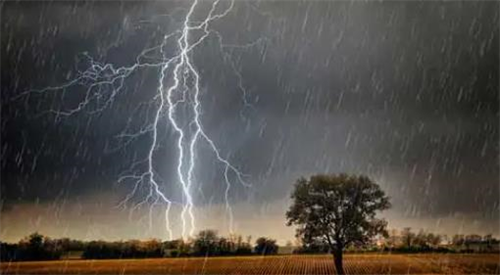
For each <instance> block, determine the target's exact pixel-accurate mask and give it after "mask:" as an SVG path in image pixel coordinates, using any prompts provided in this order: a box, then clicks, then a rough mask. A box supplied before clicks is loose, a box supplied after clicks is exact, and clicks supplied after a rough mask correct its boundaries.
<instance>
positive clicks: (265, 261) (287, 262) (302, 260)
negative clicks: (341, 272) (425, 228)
mask: <svg viewBox="0 0 500 275" xmlns="http://www.w3.org/2000/svg"><path fill="white" fill-rule="evenodd" d="M344 268H345V271H346V273H348V274H479V273H481V274H499V273H500V255H498V254H414V255H409V254H392V255H390V254H348V255H346V256H345V261H344ZM1 273H2V274H54V273H57V274H82V273H86V274H89V273H92V274H142V273H147V274H334V273H335V267H334V265H333V262H332V258H331V256H329V255H282V256H266V257H260V256H249V257H213V258H163V259H143V260H133V259H131V260H66V261H47V262H11V263H1Z"/></svg>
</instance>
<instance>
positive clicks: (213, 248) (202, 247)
mask: <svg viewBox="0 0 500 275" xmlns="http://www.w3.org/2000/svg"><path fill="white" fill-rule="evenodd" d="M218 243H219V236H218V235H217V231H215V230H202V231H200V232H199V233H198V235H197V236H196V238H195V239H194V242H193V250H194V251H193V252H194V254H195V255H197V256H212V255H215V254H216V253H217V248H218Z"/></svg>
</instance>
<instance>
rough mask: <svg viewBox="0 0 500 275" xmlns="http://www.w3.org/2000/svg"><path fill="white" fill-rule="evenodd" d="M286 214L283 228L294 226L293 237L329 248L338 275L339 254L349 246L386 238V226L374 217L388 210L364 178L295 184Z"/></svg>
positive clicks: (378, 192) (319, 178) (385, 200)
mask: <svg viewBox="0 0 500 275" xmlns="http://www.w3.org/2000/svg"><path fill="white" fill-rule="evenodd" d="M291 198H292V200H293V202H292V205H291V206H290V209H289V210H288V211H287V213H286V217H287V225H288V226H291V225H298V228H297V236H299V237H302V239H303V240H304V241H305V242H306V243H307V242H313V241H316V242H317V241H321V242H324V243H325V244H326V245H328V247H329V248H330V252H331V253H332V254H333V259H334V263H335V268H336V270H337V273H338V274H344V269H343V265H342V254H343V250H344V248H346V247H348V246H349V245H352V244H364V243H366V242H368V241H369V240H370V239H372V238H373V237H374V236H376V235H379V234H382V235H387V232H386V230H385V228H386V225H387V222H386V221H385V220H383V219H377V218H376V217H375V215H376V213H377V211H381V210H385V209H388V208H389V207H390V203H389V198H388V197H387V196H386V195H385V193H384V191H382V189H380V187H379V185H377V184H376V183H374V182H373V181H372V180H370V179H369V178H368V177H366V176H354V175H346V174H340V175H316V176H312V177H311V178H310V179H309V180H307V179H305V178H301V179H299V180H297V183H296V185H295V190H294V191H293V193H292V196H291Z"/></svg>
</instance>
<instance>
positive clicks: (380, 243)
mask: <svg viewBox="0 0 500 275" xmlns="http://www.w3.org/2000/svg"><path fill="white" fill-rule="evenodd" d="M499 248H500V241H499V240H497V239H495V238H493V237H492V235H485V236H480V235H477V234H471V235H454V236H452V237H449V236H447V235H441V234H435V233H430V232H426V231H424V230H420V231H419V232H413V231H412V230H411V228H409V227H407V228H404V229H403V230H401V231H399V230H396V229H394V230H390V231H389V232H388V234H387V235H386V236H384V237H381V238H378V239H373V240H372V241H371V242H370V243H368V244H365V245H363V246H358V245H352V246H350V247H348V248H347V249H346V252H348V253H349V252H369V251H377V252H393V253H394V252H395V253H425V252H443V253H473V252H474V253H476V252H486V253H488V252H499ZM328 252H329V247H328V245H325V244H323V243H315V242H312V243H307V242H302V245H300V246H299V247H298V248H297V249H295V250H294V253H299V254H300V253H304V254H307V253H311V254H315V253H328Z"/></svg>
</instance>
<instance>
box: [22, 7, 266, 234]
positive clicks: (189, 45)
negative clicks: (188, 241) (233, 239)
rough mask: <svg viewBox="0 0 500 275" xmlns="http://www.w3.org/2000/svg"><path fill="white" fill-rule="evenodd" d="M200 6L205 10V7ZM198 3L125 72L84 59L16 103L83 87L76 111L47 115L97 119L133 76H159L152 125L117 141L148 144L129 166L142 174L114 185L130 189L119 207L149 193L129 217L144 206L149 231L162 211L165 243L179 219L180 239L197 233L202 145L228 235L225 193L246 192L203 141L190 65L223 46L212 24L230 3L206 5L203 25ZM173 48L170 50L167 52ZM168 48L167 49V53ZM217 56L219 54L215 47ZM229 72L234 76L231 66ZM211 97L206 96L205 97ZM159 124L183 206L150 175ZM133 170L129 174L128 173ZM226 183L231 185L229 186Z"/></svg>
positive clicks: (242, 179) (239, 176)
mask: <svg viewBox="0 0 500 275" xmlns="http://www.w3.org/2000/svg"><path fill="white" fill-rule="evenodd" d="M203 4H206V2H204V3H203ZM200 5H201V3H200V1H199V0H194V1H193V2H192V3H191V4H190V7H189V9H188V10H187V11H186V13H185V17H184V18H183V22H182V24H181V27H180V28H179V29H177V30H175V31H173V32H170V33H166V34H165V35H164V36H163V39H162V42H161V44H159V45H157V46H155V47H151V48H148V49H145V50H144V51H142V52H141V54H140V55H138V56H137V57H136V59H135V60H136V62H135V63H134V64H132V65H130V66H124V67H116V66H114V65H113V64H108V63H102V62H98V61H95V60H94V59H93V58H92V57H91V56H90V55H88V54H85V57H86V58H88V59H89V61H90V63H89V64H90V65H89V66H88V67H87V68H86V69H85V70H83V71H80V72H79V73H78V75H77V76H76V77H75V78H73V79H71V80H70V81H68V82H66V83H64V84H62V85H60V86H53V87H47V88H43V89H39V90H30V91H26V92H24V93H21V94H20V95H19V96H18V97H24V96H28V95H29V94H32V93H48V92H57V91H63V93H67V92H71V89H72V88H74V87H77V86H83V87H85V96H84V98H83V100H82V101H81V102H79V103H78V104H77V105H76V107H74V108H70V109H65V110H60V109H51V110H48V111H47V112H49V113H52V114H54V115H55V116H56V117H58V118H61V117H68V116H71V115H73V114H75V113H78V112H81V111H85V112H86V113H89V114H92V113H98V112H101V111H102V110H104V109H105V108H110V107H111V106H112V105H113V104H112V103H113V101H114V100H115V98H116V97H117V95H119V94H120V93H121V92H122V91H123V90H124V88H125V85H126V84H125V81H126V80H127V78H128V77H129V76H130V75H131V74H132V73H134V72H136V71H138V70H141V69H146V68H153V69H157V70H158V85H157V90H156V95H155V97H154V102H153V105H152V106H151V108H154V110H152V111H153V112H154V116H153V120H152V121H151V122H150V123H148V125H146V126H145V127H143V128H142V129H141V130H140V131H137V132H135V133H127V134H123V135H121V137H122V138H128V140H131V141H132V140H136V139H137V138H138V137H139V136H142V135H148V136H149V137H150V144H149V145H148V152H147V154H146V158H145V159H141V160H139V161H137V162H135V163H133V164H132V165H131V167H137V166H139V165H141V164H145V165H144V167H147V169H144V170H143V171H141V172H140V173H136V172H127V173H125V174H123V175H121V176H120V177H119V178H118V182H127V183H131V186H133V187H132V189H131V191H130V193H129V194H128V195H127V196H126V197H125V198H124V199H123V201H121V202H120V205H122V206H125V205H127V204H128V203H129V202H130V201H131V199H132V198H133V197H134V196H136V194H137V193H138V190H139V189H140V188H143V187H144V186H146V189H147V190H149V191H148V192H147V195H146V196H145V197H143V198H142V199H141V200H140V202H138V203H137V202H134V203H133V206H132V207H131V211H133V210H135V209H137V208H139V207H142V206H144V205H147V206H148V207H149V213H150V214H149V217H150V219H149V221H150V225H151V226H152V221H153V219H154V217H153V214H152V213H153V207H155V206H157V205H163V206H164V209H165V211H164V215H165V217H164V219H165V229H166V231H167V235H168V237H169V239H173V238H174V232H173V230H172V223H171V219H172V216H173V215H180V219H181V223H182V224H181V232H180V234H181V236H182V237H183V238H186V237H188V236H192V235H193V234H194V233H195V231H196V228H197V226H196V216H195V214H194V206H195V201H194V199H193V184H194V181H195V174H196V170H197V162H196V157H197V149H198V147H199V146H201V144H203V146H208V147H209V148H210V149H211V151H212V154H213V157H214V158H215V159H216V160H217V161H218V162H219V163H220V164H222V165H223V167H224V169H223V171H222V173H223V175H222V176H223V178H224V183H223V184H225V186H224V188H223V190H224V194H221V195H222V197H224V200H225V210H226V213H227V219H228V221H229V222H228V223H229V231H230V232H232V231H233V212H232V209H231V202H230V196H229V194H230V189H231V185H232V184H242V185H244V186H246V187H250V184H249V183H248V182H247V181H246V176H245V175H244V174H243V173H242V172H241V171H240V170H239V169H238V168H237V167H236V166H235V165H233V164H232V163H231V162H230V161H229V160H228V159H227V158H225V157H224V156H223V152H222V151H221V149H220V148H219V147H218V146H217V144H216V143H215V142H214V141H213V140H212V139H211V138H210V137H209V135H207V133H206V132H205V129H204V127H203V123H202V116H203V115H202V114H203V113H202V110H201V109H202V102H201V94H200V93H201V91H200V85H201V84H200V78H201V76H200V74H199V72H198V71H197V68H196V64H195V63H194V61H193V59H192V53H193V52H194V51H195V50H196V49H197V47H199V46H200V45H201V44H202V43H203V42H204V41H205V40H206V38H207V37H209V36H216V37H217V39H218V41H219V42H222V37H221V34H220V33H219V32H217V31H216V30H214V29H211V23H213V22H214V21H217V20H220V19H222V18H223V17H225V16H226V15H227V14H229V13H230V12H231V11H232V9H233V7H234V1H230V2H221V1H220V0H216V1H214V2H213V3H212V4H211V7H210V8H209V9H208V11H207V12H206V14H205V15H204V19H203V20H199V19H194V17H195V13H196V12H198V10H197V9H200ZM172 43H173V44H174V45H175V47H174V48H175V49H174V50H172V47H171V45H172ZM255 44H256V43H250V44H247V45H236V46H237V47H242V46H243V47H249V46H252V45H255ZM167 45H169V46H168V47H167ZM220 47H221V50H222V48H223V46H222V45H220ZM152 53H157V54H160V56H161V58H159V61H155V62H151V61H150V59H149V58H147V57H148V56H149V55H150V54H152ZM232 69H233V70H235V67H234V64H233V66H232ZM235 76H236V77H238V78H241V74H240V73H239V71H235ZM239 80H240V81H239V83H240V85H239V89H241V90H242V92H243V100H244V103H245V104H248V103H247V101H246V98H245V96H246V91H245V90H244V88H243V87H242V85H241V79H239ZM207 92H208V93H210V91H207ZM180 104H182V105H183V106H188V108H189V109H190V112H191V113H192V115H191V116H188V117H186V116H183V115H182V114H181V112H179V111H178V109H179V105H180ZM163 124H168V126H169V127H171V128H172V129H173V130H174V132H175V140H170V142H175V145H176V149H177V152H176V154H177V160H176V173H177V175H176V181H177V182H178V185H179V187H180V189H181V190H182V194H183V198H184V199H183V200H182V202H174V201H173V200H172V199H171V196H170V195H169V194H167V193H166V192H165V191H163V190H164V188H162V186H165V185H167V184H172V183H169V182H165V181H164V180H162V179H161V178H160V177H159V176H158V174H157V173H156V172H155V168H154V167H155V159H156V157H157V155H156V154H158V151H157V149H158V147H159V146H160V144H159V143H160V142H159V141H160V137H159V128H160V126H162V125H163ZM131 170H132V169H131ZM231 179H233V181H235V182H231ZM174 203H176V204H177V203H180V204H181V205H182V210H181V212H180V213H171V212H172V211H171V210H172V206H173V204H174Z"/></svg>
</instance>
